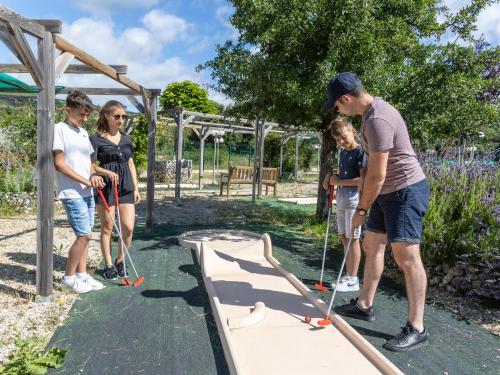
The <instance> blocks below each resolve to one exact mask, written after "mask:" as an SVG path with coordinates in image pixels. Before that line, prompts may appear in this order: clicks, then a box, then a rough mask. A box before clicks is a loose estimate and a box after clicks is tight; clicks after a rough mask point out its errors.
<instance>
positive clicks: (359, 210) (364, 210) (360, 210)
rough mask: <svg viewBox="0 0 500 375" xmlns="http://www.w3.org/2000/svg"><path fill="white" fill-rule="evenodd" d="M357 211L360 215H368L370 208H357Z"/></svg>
mask: <svg viewBox="0 0 500 375" xmlns="http://www.w3.org/2000/svg"><path fill="white" fill-rule="evenodd" d="M356 213H357V214H358V215H359V216H366V215H367V214H368V210H366V209H364V208H360V207H358V208H356Z"/></svg>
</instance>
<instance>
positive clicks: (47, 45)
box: [0, 5, 160, 301]
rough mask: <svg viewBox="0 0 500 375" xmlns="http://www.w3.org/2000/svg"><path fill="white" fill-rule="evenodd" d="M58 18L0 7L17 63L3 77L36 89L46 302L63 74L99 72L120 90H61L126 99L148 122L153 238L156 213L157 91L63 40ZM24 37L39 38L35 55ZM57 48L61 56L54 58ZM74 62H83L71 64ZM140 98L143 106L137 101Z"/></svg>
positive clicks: (0, 34)
mask: <svg viewBox="0 0 500 375" xmlns="http://www.w3.org/2000/svg"><path fill="white" fill-rule="evenodd" d="M61 24H62V23H61V21H60V20H31V19H27V18H25V17H23V16H21V15H19V14H17V13H15V12H13V11H11V10H10V9H8V8H6V7H5V6H3V5H0V40H1V41H2V42H3V43H4V44H5V45H6V46H7V48H8V49H9V50H10V51H11V52H12V53H13V54H14V55H15V56H16V57H17V58H18V60H19V62H20V63H21V64H20V65H19V64H4V65H0V71H2V72H6V73H9V72H10V73H29V74H30V75H31V77H32V78H33V81H34V82H35V84H36V86H37V87H38V89H39V92H38V95H37V163H36V170H37V260H36V265H37V270H36V288H37V299H38V300H41V301H43V300H46V299H49V298H50V296H51V294H52V278H53V256H52V248H53V223H54V212H53V202H54V160H53V155H52V142H53V138H54V119H55V113H54V112H55V83H56V81H57V80H58V79H59V78H60V77H61V76H62V75H63V74H64V73H72V74H96V73H97V74H103V75H105V76H107V77H109V78H111V79H113V80H114V81H116V82H118V83H120V84H121V85H123V86H124V87H123V88H83V87H78V88H65V89H64V90H63V91H62V92H61V93H68V92H70V91H72V90H79V91H82V92H84V93H86V94H88V95H126V96H127V98H128V99H129V100H130V101H131V103H132V104H134V106H135V107H136V108H137V109H138V110H139V111H140V112H141V113H143V114H144V116H145V117H146V119H147V121H148V167H147V197H146V233H147V234H151V232H152V227H153V215H154V214H153V209H154V174H155V173H154V168H155V163H154V159H155V143H156V122H157V98H158V96H159V95H160V90H158V89H146V88H144V87H143V86H141V85H140V84H138V83H136V82H135V81H133V80H132V79H130V78H128V77H127V76H126V73H127V67H126V66H123V65H107V64H104V63H102V62H101V61H99V60H98V59H96V58H95V57H93V56H91V55H89V54H88V53H86V52H84V51H82V50H81V49H79V48H78V47H76V46H74V45H73V44H71V43H69V42H68V41H67V40H65V39H64V38H62V37H61V36H60V35H59V34H60V33H61ZM26 34H28V35H31V36H32V37H35V38H36V39H37V55H35V53H33V51H32V49H31V47H30V45H29V44H28V41H27V39H26ZM56 49H57V50H59V51H60V54H59V55H58V56H57V57H55V52H56ZM73 59H76V60H78V61H80V62H81V63H83V64H71V62H72V61H73ZM137 97H139V98H140V99H141V101H142V103H141V102H140V101H139V100H138V98H137Z"/></svg>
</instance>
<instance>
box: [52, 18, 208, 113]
mask: <svg viewBox="0 0 500 375" xmlns="http://www.w3.org/2000/svg"><path fill="white" fill-rule="evenodd" d="M156 30H158V28H157V29H156ZM62 36H63V37H64V38H65V39H67V40H68V41H70V42H72V43H74V44H75V45H76V46H78V47H79V48H81V49H82V50H84V51H85V52H87V53H89V54H91V55H92V56H94V57H95V58H97V59H98V60H100V61H101V62H103V63H106V64H110V65H111V64H118V65H127V66H128V72H127V76H128V77H129V78H131V79H132V80H134V81H136V82H137V83H139V84H141V85H143V86H144V87H147V88H159V89H163V88H164V87H165V86H166V85H167V84H168V83H170V82H173V81H178V80H185V79H189V80H192V81H202V77H201V75H200V74H198V73H195V72H194V69H193V67H192V66H190V65H189V64H187V63H186V62H185V61H183V60H182V59H181V58H180V57H169V58H164V57H162V54H161V51H162V48H163V46H164V43H166V40H165V39H166V38H165V37H164V36H162V37H161V38H158V35H157V34H156V33H155V32H153V30H151V29H145V28H141V27H134V28H128V29H125V30H123V31H121V32H119V31H117V29H116V26H115V24H114V23H113V22H112V21H111V20H110V19H100V20H99V19H97V20H95V19H90V18H81V19H78V20H76V21H74V22H73V23H70V24H67V25H66V24H65V25H64V27H63V34H62ZM168 39H169V38H168ZM58 84H59V85H62V86H68V87H123V86H122V85H121V84H119V83H117V82H115V81H113V80H112V79H110V78H108V77H105V76H103V75H99V74H88V75H75V74H65V75H63V77H62V79H61V80H60V81H59V82H58ZM92 99H93V101H94V102H95V103H97V104H102V103H104V102H105V101H107V100H108V99H109V97H104V96H103V97H93V98H92Z"/></svg>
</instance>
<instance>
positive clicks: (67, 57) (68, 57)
mask: <svg viewBox="0 0 500 375" xmlns="http://www.w3.org/2000/svg"><path fill="white" fill-rule="evenodd" d="M74 58H75V55H72V54H71V53H68V52H63V53H61V54H60V55H58V56H57V57H56V62H55V65H56V66H55V73H54V74H55V82H57V81H59V80H60V79H61V78H62V76H63V74H64V72H65V71H66V69H68V66H69V63H70V62H71V61H73V59H74Z"/></svg>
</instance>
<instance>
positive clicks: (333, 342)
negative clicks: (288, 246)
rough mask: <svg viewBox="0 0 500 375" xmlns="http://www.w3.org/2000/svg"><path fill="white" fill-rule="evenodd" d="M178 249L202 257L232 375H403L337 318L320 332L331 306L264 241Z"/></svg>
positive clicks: (218, 234) (206, 234) (226, 235)
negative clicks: (279, 259) (280, 261)
mask: <svg viewBox="0 0 500 375" xmlns="http://www.w3.org/2000/svg"><path fill="white" fill-rule="evenodd" d="M200 240H201V241H200ZM179 242H180V243H181V245H183V246H184V247H189V248H193V249H196V250H197V254H198V257H199V260H200V264H201V268H202V274H203V279H204V282H205V287H206V289H207V293H208V296H209V297H210V303H211V306H212V310H213V315H214V318H215V320H216V322H217V329H218V332H219V336H220V338H221V341H222V343H223V347H224V354H225V357H226V360H227V362H228V365H229V368H230V369H231V373H232V374H245V375H250V374H259V375H261V374H273V375H275V374H300V375H303V374H332V373H337V374H343V373H352V374H381V373H382V374H402V372H401V371H400V370H399V369H398V368H397V367H396V366H394V365H393V364H392V363H391V362H390V361H389V360H387V358H385V357H384V356H383V355H382V354H381V353H380V352H378V351H377V350H376V349H375V348H374V347H373V346H372V345H371V344H370V343H368V342H367V341H366V340H365V339H364V338H363V337H362V336H361V335H359V334H358V333H357V332H356V331H355V330H354V329H353V328H351V327H350V326H349V325H348V324H347V323H346V322H345V321H344V320H343V319H342V318H341V317H340V316H338V315H336V314H333V313H331V314H330V316H329V317H330V319H331V320H332V322H333V325H330V326H327V327H319V326H318V325H317V322H318V320H320V319H322V318H323V317H324V315H325V314H326V309H327V306H326V305H325V303H324V302H323V301H322V300H319V299H317V298H316V296H315V295H314V294H313V293H312V292H311V291H310V290H309V289H308V288H307V287H306V286H305V285H304V284H302V282H300V281H299V280H298V279H297V278H296V277H295V276H294V275H292V274H290V273H288V272H287V271H286V270H284V269H283V267H282V266H281V264H280V263H279V262H278V261H277V260H276V259H275V258H273V256H272V245H271V239H270V237H269V236H268V235H267V234H264V235H263V236H262V237H261V238H260V239H259V238H258V235H256V234H255V233H250V232H244V231H215V230H213V231H210V230H209V231H198V232H189V233H185V234H183V235H181V236H180V238H179ZM307 315H309V316H311V317H312V322H311V324H307V323H304V322H303V318H304V317H305V316H307Z"/></svg>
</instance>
